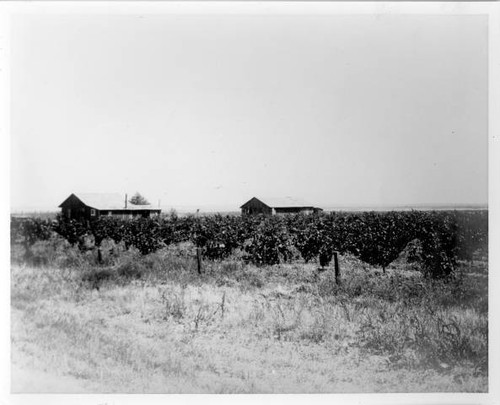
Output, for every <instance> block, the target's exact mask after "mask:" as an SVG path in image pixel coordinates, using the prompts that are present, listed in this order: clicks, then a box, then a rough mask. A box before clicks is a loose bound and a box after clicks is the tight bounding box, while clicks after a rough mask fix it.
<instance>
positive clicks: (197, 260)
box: [196, 247, 201, 274]
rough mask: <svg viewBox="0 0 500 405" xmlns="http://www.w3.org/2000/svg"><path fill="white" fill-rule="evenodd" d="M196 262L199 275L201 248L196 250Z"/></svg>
mask: <svg viewBox="0 0 500 405" xmlns="http://www.w3.org/2000/svg"><path fill="white" fill-rule="evenodd" d="M196 262H197V263H198V274H201V248H200V247H197V248H196Z"/></svg>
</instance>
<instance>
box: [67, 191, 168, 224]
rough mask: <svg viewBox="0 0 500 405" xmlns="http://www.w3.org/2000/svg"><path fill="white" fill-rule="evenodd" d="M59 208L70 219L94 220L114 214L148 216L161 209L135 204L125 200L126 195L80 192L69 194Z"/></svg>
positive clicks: (120, 215) (118, 215)
mask: <svg viewBox="0 0 500 405" xmlns="http://www.w3.org/2000/svg"><path fill="white" fill-rule="evenodd" d="M59 208H61V209H62V214H63V215H64V216H65V217H67V218H70V219H78V220H81V219H83V220H94V219H97V218H99V217H101V216H106V215H107V216H116V217H120V218H135V217H144V218H148V217H150V216H153V215H159V214H160V212H161V209H159V208H153V207H152V206H151V205H135V204H131V203H130V202H128V201H127V195H126V194H125V195H122V194H118V193H115V194H112V193H111V194H109V193H107V194H98V193H88V194H87V193H82V194H80V193H79V194H71V195H70V196H69V197H68V198H66V199H65V200H64V201H63V202H62V203H61V205H59Z"/></svg>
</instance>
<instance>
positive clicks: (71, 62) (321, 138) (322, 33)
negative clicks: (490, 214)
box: [10, 13, 488, 210]
mask: <svg viewBox="0 0 500 405" xmlns="http://www.w3.org/2000/svg"><path fill="white" fill-rule="evenodd" d="M11 24H12V25H11V28H12V31H11V50H10V52H11V89H12V92H11V133H12V139H11V205H12V207H13V208H16V207H29V206H38V207H44V208H45V207H53V208H56V207H57V205H58V204H59V203H61V202H62V200H64V199H65V198H66V197H67V196H68V195H69V194H70V193H72V192H78V191H82V192H121V193H125V192H128V193H129V194H131V193H134V192H135V191H140V192H141V193H142V194H143V195H145V196H146V197H147V198H149V199H150V201H151V202H154V203H155V204H156V203H157V202H158V199H161V202H162V205H166V206H186V205H190V206H200V207H203V206H220V207H224V208H231V207H232V208H234V209H235V210H236V209H237V208H238V207H239V206H240V205H241V204H243V203H244V202H245V201H246V200H248V199H249V198H251V197H253V196H257V197H258V196H273V197H283V196H289V195H292V196H296V197H300V198H302V199H305V200H308V201H310V202H311V203H313V204H315V205H320V206H321V205H328V206H335V205H337V206H339V205H350V204H353V205H400V204H407V205H412V204H443V203H445V204H446V203H452V204H464V203H482V204H486V203H487V197H488V190H487V186H488V162H487V157H488V133H487V130H488V40H487V34H488V26H487V18H486V17H485V16H437V15H436V16H429V15H421V16H418V15H393V16H390V15H385V16H384V15H350V16H349V15H307V16H306V15H280V14H276V13H274V14H270V13H268V14H262V15H214V14H211V15H203V14H200V15H181V14H179V15H165V14H163V15H159V14H156V15H153V14H152V15H147V14H146V15H83V14H81V15H63V14H60V15H51V14H39V15H36V14H34V15H24V16H16V17H15V18H14V19H13V20H12V23H11Z"/></svg>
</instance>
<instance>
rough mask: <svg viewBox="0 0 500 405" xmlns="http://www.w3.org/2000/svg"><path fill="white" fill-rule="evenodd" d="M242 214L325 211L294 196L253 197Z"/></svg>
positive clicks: (242, 209) (242, 208)
mask: <svg viewBox="0 0 500 405" xmlns="http://www.w3.org/2000/svg"><path fill="white" fill-rule="evenodd" d="M240 208H241V215H259V214H263V215H280V214H298V213H303V214H312V213H313V212H318V211H323V210H322V209H321V208H317V207H314V206H313V205H311V204H309V203H307V202H305V201H303V200H300V199H298V198H293V197H285V198H264V199H259V198H256V197H254V198H252V199H251V200H249V201H247V202H246V203H245V204H243V205H242V206H241V207H240Z"/></svg>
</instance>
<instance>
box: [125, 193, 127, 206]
mask: <svg viewBox="0 0 500 405" xmlns="http://www.w3.org/2000/svg"><path fill="white" fill-rule="evenodd" d="M125 208H127V193H125Z"/></svg>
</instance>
